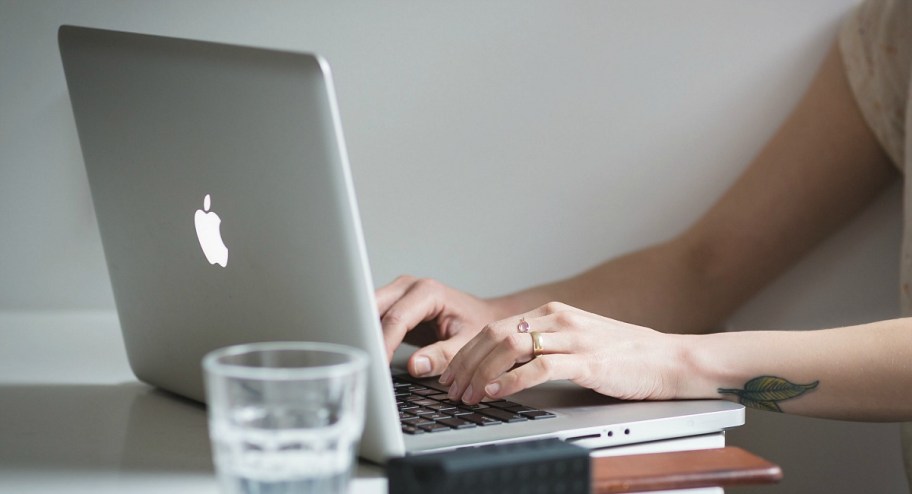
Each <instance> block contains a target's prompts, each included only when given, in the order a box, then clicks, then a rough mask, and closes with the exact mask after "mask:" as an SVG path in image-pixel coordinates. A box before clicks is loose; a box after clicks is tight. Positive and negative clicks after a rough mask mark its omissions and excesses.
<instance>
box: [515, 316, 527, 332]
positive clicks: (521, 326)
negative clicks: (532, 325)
mask: <svg viewBox="0 0 912 494" xmlns="http://www.w3.org/2000/svg"><path fill="white" fill-rule="evenodd" d="M516 331H518V332H520V333H528V332H529V323H527V322H526V318H525V317H520V318H519V324H517V325H516Z"/></svg>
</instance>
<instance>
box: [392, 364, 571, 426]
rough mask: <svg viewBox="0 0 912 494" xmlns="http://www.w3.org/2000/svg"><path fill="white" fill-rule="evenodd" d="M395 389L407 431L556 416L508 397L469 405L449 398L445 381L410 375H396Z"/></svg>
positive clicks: (490, 424) (495, 423) (400, 413)
mask: <svg viewBox="0 0 912 494" xmlns="http://www.w3.org/2000/svg"><path fill="white" fill-rule="evenodd" d="M393 390H394V392H395V394H396V407H398V408H399V421H400V422H401V423H402V432H404V433H406V434H425V433H428V432H443V431H450V430H456V429H472V428H475V427H488V426H492V425H499V424H503V423H514V422H525V421H527V420H542V419H548V418H553V417H555V415H554V414H553V413H551V412H548V411H545V410H539V409H536V408H532V407H527V406H525V405H520V404H519V403H514V402H512V401H507V400H497V401H485V402H481V403H479V404H477V405H466V404H465V403H462V402H460V401H454V400H450V399H449V398H447V393H446V387H444V386H443V385H439V384H428V383H424V382H421V383H419V382H418V381H416V380H414V379H412V378H411V377H409V376H408V375H396V376H393Z"/></svg>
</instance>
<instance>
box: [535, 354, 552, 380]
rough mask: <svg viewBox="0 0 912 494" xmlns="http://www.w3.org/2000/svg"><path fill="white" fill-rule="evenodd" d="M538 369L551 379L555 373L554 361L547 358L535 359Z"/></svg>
mask: <svg viewBox="0 0 912 494" xmlns="http://www.w3.org/2000/svg"><path fill="white" fill-rule="evenodd" d="M535 362H536V365H537V366H538V369H539V370H540V371H541V372H542V374H544V375H545V377H550V376H551V375H552V374H553V372H554V361H553V360H551V359H549V358H548V357H547V356H542V357H539V358H537V359H535Z"/></svg>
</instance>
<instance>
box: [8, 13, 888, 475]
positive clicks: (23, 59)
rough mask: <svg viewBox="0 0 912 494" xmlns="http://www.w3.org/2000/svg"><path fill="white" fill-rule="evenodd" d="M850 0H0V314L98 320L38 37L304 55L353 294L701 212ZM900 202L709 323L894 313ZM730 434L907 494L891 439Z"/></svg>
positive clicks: (654, 230)
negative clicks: (349, 189) (331, 151)
mask: <svg viewBox="0 0 912 494" xmlns="http://www.w3.org/2000/svg"><path fill="white" fill-rule="evenodd" d="M852 4H853V1H852V0H804V1H801V2H792V1H786V0H770V1H765V2H746V1H742V2H732V1H728V0H713V1H708V0H706V1H697V0H692V1H688V2H675V1H671V0H647V1H638V2H631V1H627V2H620V1H602V2H580V1H568V2H529V1H497V2H459V3H458V4H457V3H454V2H443V1H408V2H407V1H395V2H373V3H368V2H345V1H321V2H317V1H298V2H290V1H289V2H257V3H254V2H241V1H218V2H217V1H209V0H207V1H196V2H184V1H159V2H143V1H118V2H115V1H51V0H47V1H40V2H30V1H9V0H0V221H2V225H3V234H2V235H0V259H2V261H0V280H2V281H0V315H2V314H4V313H6V314H10V313H30V312H46V311H89V310H94V311H113V299H112V296H111V290H110V287H109V284H108V279H107V272H106V269H105V266H104V259H103V255H102V250H101V245H100V241H99V236H98V230H97V226H96V224H95V220H94V216H93V211H92V206H91V201H90V198H89V193H88V186H87V182H86V178H85V174H84V171H83V169H82V162H81V157H80V154H79V147H78V142H77V139H76V134H75V129H74V126H73V121H72V115H71V111H70V108H69V100H68V98H67V93H66V89H65V86H64V81H63V74H62V71H61V68H60V63H59V56H58V53H57V49H56V44H55V43H56V40H55V33H56V28H57V26H58V25H59V24H62V23H71V24H81V25H88V26H95V27H104V28H112V29H122V30H133V31H140V32H148V33H156V34H164V35H174V36H182V37H191V38H198V39H205V40H213V41H223V42H231V43H240V44H248V45H256V46H263V47H273V48H282V49H292V50H306V51H314V52H318V53H321V54H323V55H324V56H326V57H327V58H328V59H329V61H330V62H331V64H332V65H333V68H334V73H335V79H336V84H337V90H338V96H339V104H340V107H341V112H342V119H343V126H344V128H345V132H346V137H347V140H348V145H349V150H350V156H351V161H352V167H353V172H354V175H355V183H356V188H357V192H358V194H359V201H360V206H361V213H362V219H363V222H364V227H365V234H366V238H367V243H368V250H369V254H370V256H371V262H372V269H373V273H374V279H375V281H376V282H377V283H378V284H379V283H384V282H387V281H389V280H390V279H391V278H392V277H394V276H395V275H396V274H399V273H402V272H409V273H414V274H417V275H422V276H433V277H437V278H440V279H442V280H445V281H447V282H449V283H451V284H453V285H455V286H457V287H460V288H462V289H465V290H469V291H471V292H474V293H477V294H480V295H494V294H499V293H504V292H507V291H511V290H515V289H518V288H521V287H525V286H528V285H529V284H532V283H538V282H542V281H546V280H552V279H554V278H556V277H563V276H567V275H569V274H572V273H575V272H578V271H580V270H582V269H584V268H586V267H589V266H591V265H592V264H594V263H597V262H599V261H600V260H602V259H604V258H606V257H609V256H614V255H617V254H621V253H623V252H626V251H629V250H631V249H635V248H638V247H641V246H644V245H647V244H649V243H651V242H654V241H657V240H661V239H664V238H667V237H668V236H670V235H673V234H675V233H676V232H678V231H680V229H681V228H683V227H684V226H686V225H687V224H688V223H689V222H691V221H692V220H694V219H695V218H696V217H697V216H699V215H700V214H701V213H702V212H703V211H704V210H705V209H706V208H707V207H708V206H709V205H710V204H711V203H712V202H713V201H714V200H715V199H716V198H717V197H718V196H719V194H720V193H721V192H722V191H723V190H724V189H725V188H726V187H727V186H728V185H729V184H730V183H731V182H732V180H733V179H734V178H735V177H736V176H737V175H738V173H739V172H740V171H741V170H742V169H743V168H744V166H745V165H746V164H747V163H748V161H749V160H750V158H751V157H752V156H753V155H754V154H755V153H756V152H757V150H758V149H759V148H760V147H761V146H762V145H763V143H764V142H765V141H766V139H767V138H768V137H769V136H770V135H771V133H772V132H773V131H774V129H775V128H776V126H777V125H778V124H779V123H780V122H781V121H782V119H783V118H784V117H785V115H786V114H787V112H788V110H789V109H790V107H791V106H792V105H793V104H794V103H795V101H796V100H797V99H798V98H799V96H800V95H801V93H802V91H803V90H804V88H805V87H806V84H807V82H808V81H809V80H810V78H811V76H812V74H813V72H814V69H815V68H816V65H817V63H818V62H819V60H820V58H821V56H822V55H823V53H824V51H825V49H826V48H827V46H828V44H829V42H830V40H831V39H832V36H833V33H834V30H835V26H836V24H837V23H838V21H839V19H840V18H841V17H842V16H843V15H844V14H845V13H846V12H847V11H848V10H849V9H850V8H851V5H852ZM254 5H255V6H254ZM899 204H900V200H899V190H898V188H894V189H893V190H891V191H890V192H888V193H887V194H885V196H884V197H882V198H881V199H880V200H879V201H878V202H877V203H876V204H874V205H873V206H872V207H871V208H870V209H869V210H868V211H866V212H865V213H863V214H862V215H861V216H860V217H858V218H857V219H856V220H855V221H854V222H853V223H852V224H851V225H849V227H848V228H847V229H846V230H844V231H843V232H841V233H839V234H838V235H836V236H835V237H834V238H833V239H831V240H830V241H829V242H827V243H826V244H825V245H823V246H822V247H820V248H819V249H817V250H816V251H815V252H814V253H812V254H811V255H810V256H809V257H808V258H807V259H805V260H804V261H803V262H802V263H801V264H800V265H798V266H797V267H795V269H793V270H792V271H790V272H789V273H787V274H786V275H785V276H784V277H782V278H781V279H780V280H778V281H777V282H776V283H774V284H773V285H772V286H771V287H769V289H768V290H766V291H765V292H764V293H762V294H761V295H760V296H759V297H757V298H756V299H755V300H754V301H753V302H752V303H751V304H749V305H748V306H746V307H745V308H744V309H743V310H742V311H740V312H739V313H738V314H737V315H736V316H735V317H733V318H732V320H731V322H730V326H731V327H732V328H733V329H749V328H784V329H801V328H815V327H823V326H827V325H834V324H845V323H853V322H861V321H868V320H871V319H878V318H889V317H894V316H896V314H897V312H898V308H897V302H896V299H897V296H896V286H897V274H896V268H897V260H898V247H897V246H898V241H899V228H900V221H899ZM731 438H732V441H733V442H736V443H738V444H741V445H745V446H746V447H748V448H751V449H753V450H754V451H757V452H759V453H762V454H764V455H766V456H767V457H769V458H770V459H772V460H774V461H777V462H779V463H781V464H782V465H783V466H784V467H785V471H786V475H787V477H786V478H787V480H786V481H785V483H783V484H782V485H781V486H780V487H779V488H778V489H764V490H763V492H811V491H815V492H854V491H867V492H895V491H897V490H899V489H901V488H903V487H904V485H905V483H904V481H903V480H902V478H901V474H900V469H899V465H898V449H897V448H898V441H897V440H896V435H895V426H893V425H864V424H846V423H838V422H825V421H817V420H809V419H801V418H795V417H783V416H771V415H765V414H753V413H752V414H751V415H750V416H749V421H748V425H747V426H746V427H743V428H741V429H740V430H738V431H736V432H734V433H732V434H731ZM861 481H864V482H865V484H864V485H865V486H867V488H865V489H862V488H860V485H861V484H858V483H857V482H861ZM853 482H856V483H853ZM871 482H873V483H874V485H873V487H872V484H871ZM878 483H879V484H878Z"/></svg>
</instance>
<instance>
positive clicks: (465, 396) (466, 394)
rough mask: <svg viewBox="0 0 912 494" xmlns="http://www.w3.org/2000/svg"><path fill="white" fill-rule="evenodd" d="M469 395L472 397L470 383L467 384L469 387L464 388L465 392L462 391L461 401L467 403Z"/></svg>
mask: <svg viewBox="0 0 912 494" xmlns="http://www.w3.org/2000/svg"><path fill="white" fill-rule="evenodd" d="M471 397H472V385H471V384H469V387H468V388H466V391H465V393H463V395H462V401H463V402H464V403H467V402H468V401H469V399H470V398H471Z"/></svg>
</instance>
